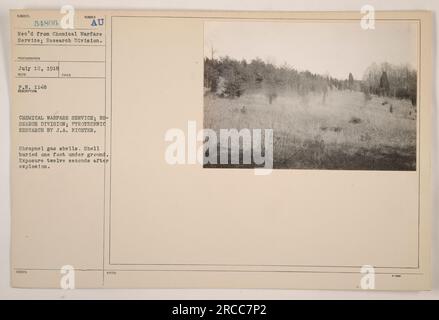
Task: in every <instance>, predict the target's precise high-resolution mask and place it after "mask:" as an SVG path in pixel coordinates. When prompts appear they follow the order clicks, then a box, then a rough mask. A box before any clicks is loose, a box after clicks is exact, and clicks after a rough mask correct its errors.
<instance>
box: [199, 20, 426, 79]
mask: <svg viewBox="0 0 439 320" xmlns="http://www.w3.org/2000/svg"><path fill="white" fill-rule="evenodd" d="M417 28H418V26H417V24H416V22H405V21H404V22H400V21H385V22H384V21H377V22H376V24H375V30H363V29H361V27H360V23H359V22H324V23H321V22H318V23H316V22H249V21H233V22H223V21H220V22H216V21H215V22H214V21H211V22H206V23H205V25H204V35H205V37H204V54H205V56H208V57H210V55H211V48H212V46H213V48H214V50H215V57H221V56H226V55H228V56H230V57H232V58H235V59H239V60H240V59H243V58H245V59H246V60H251V59H254V58H257V57H259V58H261V59H263V60H268V61H270V62H274V63H275V64H277V65H282V64H284V63H285V62H286V63H287V64H288V65H290V66H291V67H293V68H296V69H298V70H309V71H311V72H313V73H319V74H329V75H331V76H333V77H336V78H339V79H345V78H347V77H348V75H349V72H352V74H353V75H354V78H356V79H361V78H362V77H363V73H364V71H365V70H366V68H367V67H368V66H369V65H371V64H372V63H373V62H376V63H378V64H379V63H381V62H390V63H392V64H401V63H402V64H407V63H409V64H410V65H411V66H412V67H413V68H416V66H417V52H418V50H417Z"/></svg>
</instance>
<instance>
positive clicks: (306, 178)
mask: <svg viewBox="0 0 439 320" xmlns="http://www.w3.org/2000/svg"><path fill="white" fill-rule="evenodd" d="M63 17H65V14H61V13H59V12H58V11H36V10H13V11H11V14H10V18H11V46H12V56H11V60H12V61H11V83H10V89H11V96H12V105H11V136H12V143H11V173H12V179H11V186H12V248H11V249H12V253H11V257H12V259H11V260H12V265H11V274H12V276H11V277H12V285H13V286H14V287H60V285H62V284H63V283H65V277H66V276H68V275H69V274H70V275H71V274H73V273H72V272H74V283H75V287H78V288H80V287H83V288H89V287H104V288H113V287H114V288H122V287H127V288H134V287H145V288H294V289H302V288H303V289H362V288H363V284H364V282H365V281H364V279H365V278H364V277H365V276H370V275H373V279H374V280H373V283H374V287H375V289H377V290H426V289H429V288H430V286H431V270H430V268H431V267H430V246H431V240H430V215H431V203H430V202H431V201H430V199H431V187H430V179H431V178H430V148H431V123H430V119H431V78H432V74H431V63H432V62H431V60H432V57H431V15H430V13H428V12H378V13H376V21H375V23H376V25H375V30H363V29H362V28H361V23H360V22H361V15H360V13H353V12H339V13H335V12H331V13H323V12H320V13H317V12H309V13H292V12H283V13H280V12H276V13H268V12H254V13H248V12H160V11H76V12H75V14H74V18H73V22H74V26H73V27H74V28H73V29H69V28H64V27H65V26H64V25H63V24H62V23H63V22H66V21H65V20H64V21H63ZM67 22H69V21H67ZM70 22H71V21H70ZM341 31H344V32H345V33H344V36H343V34H340V32H341ZM270 32H271V33H270ZM264 34H266V35H265V36H264ZM267 35H268V36H267ZM319 37H320V38H319ZM362 37H364V40H361V39H360V38H362ZM313 39H314V40H313ZM355 39H356V40H355ZM312 41H315V46H321V47H320V48H316V49H315V50H311V49H310V48H311V47H310V46H307V45H306V43H311V42H312ZM368 41H370V45H367V44H368V43H369V42H368ZM392 41H393V42H392ZM365 42H366V43H367V44H366V45H365ZM325 43H326V44H327V47H324V46H325ZM392 46H393V48H395V50H392V49H391V48H392ZM362 47H364V49H362V51H360V50H359V49H358V48H362ZM355 48H357V49H358V50H357V49H355ZM337 50H339V60H337V61H336V60H334V59H333V58H331V52H334V54H335V53H337V55H338V51H337ZM356 50H357V51H356ZM325 59H326V60H325ZM331 59H332V60H331ZM328 61H329V62H328ZM331 61H332V66H331ZM369 61H370V62H371V63H369ZM373 62H374V63H375V64H372V63H373ZM386 63H387V64H386ZM369 64H371V65H373V66H375V67H374V68H375V69H376V70H378V71H376V72H375V73H373V72H374V70H375V69H374V68H372V67H371V68H367V67H368V66H369ZM346 66H347V67H346ZM258 68H259V69H258ZM344 68H347V69H346V70H345V69H344ZM380 68H381V69H380ZM237 70H238V71H239V73H238V71H237ZM267 70H271V73H269V72H268V71H267ZM368 72H369V73H368ZM237 74H239V77H238V76H237ZM244 75H245V76H244ZM280 75H284V77H283V78H282V77H281V76H280ZM365 75H366V76H365ZM376 75H378V76H376ZM373 76H375V78H374V77H373ZM374 81H375V82H374ZM203 128H205V129H210V130H211V131H210V132H211V133H217V132H220V129H235V128H236V129H237V130H240V129H243V128H250V129H252V130H253V131H251V130H250V131H249V132H252V133H255V132H257V131H254V129H263V130H266V129H272V130H273V131H272V132H273V135H272V137H273V138H274V140H273V144H272V145H273V153H272V154H271V155H272V159H271V160H272V162H271V164H272V166H270V167H269V168H268V169H269V170H268V171H258V170H261V168H256V167H258V163H256V160H255V161H254V162H251V163H248V164H246V165H245V166H242V167H240V165H236V164H227V165H223V164H222V163H215V164H212V162H209V163H207V162H206V160H204V163H203V160H202V161H201V162H199V161H197V155H198V151H197V150H198V148H199V147H200V146H201V147H202V143H203V141H205V140H203V136H201V138H200V137H198V138H199V139H198V140H197V135H198V131H199V130H201V129H203ZM266 132H268V131H267V130H266ZM173 133H183V139H184V140H183V145H184V148H183V149H184V151H185V152H184V154H183V156H182V157H178V156H175V152H178V151H179V150H180V149H178V148H176V149H172V150H171V151H172V152H170V147H175V145H176V143H177V142H178V139H177V141H175V140H174V139H173V138H172V137H177V135H175V134H173ZM268 136H269V135H268ZM170 137H171V138H172V139H171V138H170ZM265 137H267V136H265ZM219 139H220V138H219ZM199 140H201V141H199ZM218 141H219V140H218ZM267 141H268V140H265V142H264V148H265V149H264V150H265V152H264V153H261V155H263V156H264V157H265V163H264V165H262V166H265V165H267V163H268V162H267V159H269V158H268V156H269V155H270V153H269V151H270V150H269V148H268V146H269V144H267V143H268V142H267ZM173 142H174V143H173ZM180 142H181V141H180ZM374 143H376V145H375V144H374ZM253 146H254V144H253ZM215 149H216V145H215ZM229 149H230V148H229ZM201 150H203V149H201ZM192 151H194V152H192ZM217 151H219V152H218V159H220V158H221V156H222V155H223V153H224V152H225V151H228V148H227V147H226V148H222V147H221V146H219V148H218V150H217ZM210 152H213V151H212V149H211V150H210V151H209V155H210V156H211V155H212V154H211V153H210ZM240 152H242V150H241V149H240V150H238V153H240ZM201 153H202V152H201ZM205 155H206V154H205ZM173 156H175V157H176V158H172V157H173ZM253 156H254V154H253ZM169 158H171V161H169ZM202 158H203V156H202ZM232 158H233V154H232V156H231V159H232ZM172 159H174V160H175V159H176V160H175V161H174V162H172ZM211 159H212V158H211ZM213 159H214V160H215V159H216V158H213ZM243 159H244V158H243ZM252 159H254V158H252ZM227 160H228V159H227ZM252 161H253V160H252ZM259 164H260V163H259ZM259 167H261V166H259ZM265 169H267V168H266V167H265ZM271 169H272V170H271ZM362 271H363V272H362ZM70 279H72V278H70ZM368 279H370V278H368ZM362 280H363V281H362ZM366 280H367V279H366ZM366 282H367V281H366ZM366 289H367V288H366Z"/></svg>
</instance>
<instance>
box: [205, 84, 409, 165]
mask: <svg viewBox="0 0 439 320" xmlns="http://www.w3.org/2000/svg"><path fill="white" fill-rule="evenodd" d="M204 128H206V129H213V130H215V131H217V132H218V133H219V129H231V128H236V129H238V130H240V129H242V128H248V129H268V128H271V129H273V134H274V140H273V158H274V168H290V169H346V170H416V108H415V107H413V106H412V104H411V102H410V101H409V100H400V99H395V98H389V97H378V96H371V97H370V99H366V98H365V96H364V94H363V93H361V92H357V91H349V90H345V91H339V90H332V91H329V92H328V95H327V97H326V101H325V103H323V99H322V95H321V94H309V95H308V96H306V97H300V96H298V95H296V94H294V93H291V94H283V95H279V96H278V97H277V98H276V99H274V101H273V102H272V104H269V101H268V98H267V97H266V96H265V95H264V94H263V93H258V92H255V93H251V94H244V95H243V96H241V97H239V98H234V99H229V98H220V97H218V96H215V95H213V94H206V95H205V97H204ZM218 166H219V165H218ZM229 167H230V166H229Z"/></svg>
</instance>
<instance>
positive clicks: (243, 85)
mask: <svg viewBox="0 0 439 320" xmlns="http://www.w3.org/2000/svg"><path fill="white" fill-rule="evenodd" d="M416 84H417V77H416V71H415V70H412V69H411V68H410V67H409V66H395V65H392V64H389V63H384V64H381V65H377V64H375V63H374V64H372V65H371V66H370V67H369V68H368V69H367V70H366V72H365V73H364V76H363V79H361V80H359V79H354V77H353V75H352V73H349V74H348V75H347V77H346V79H337V78H334V77H331V76H329V75H320V74H315V73H311V72H310V71H298V70H296V69H294V68H292V67H290V66H289V65H287V64H284V65H282V66H277V65H275V64H273V63H270V62H268V61H263V60H261V59H253V60H251V61H247V60H244V59H243V60H236V59H232V58H230V57H221V58H218V59H217V58H208V57H206V58H205V59H204V87H205V90H206V91H209V92H211V93H214V94H216V95H218V96H221V97H228V98H235V97H240V96H241V95H242V94H243V93H244V92H252V91H261V90H262V91H263V92H264V93H265V94H266V95H267V97H268V99H269V102H270V103H271V102H272V100H273V99H274V98H275V97H276V96H277V95H278V94H279V93H281V92H282V91H293V92H296V93H298V94H299V95H301V96H305V95H307V94H309V93H311V92H314V93H322V94H323V97H324V98H323V99H325V97H326V93H327V92H328V90H335V89H336V90H355V91H362V92H364V93H365V95H370V94H375V95H380V96H393V97H397V98H405V99H410V100H411V101H412V103H413V104H415V103H416Z"/></svg>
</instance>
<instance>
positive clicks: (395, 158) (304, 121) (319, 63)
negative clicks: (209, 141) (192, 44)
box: [204, 20, 419, 171]
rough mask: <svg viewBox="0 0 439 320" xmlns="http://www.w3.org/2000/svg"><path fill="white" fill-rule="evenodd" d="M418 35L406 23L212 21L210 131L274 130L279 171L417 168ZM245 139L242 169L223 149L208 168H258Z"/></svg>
mask: <svg viewBox="0 0 439 320" xmlns="http://www.w3.org/2000/svg"><path fill="white" fill-rule="evenodd" d="M418 32H419V30H418V24H417V22H416V21H409V20H405V21H404V20H380V21H376V22H375V26H374V29H363V28H362V26H361V24H360V22H359V21H358V20H357V21H343V20H331V21H317V22H316V21H312V22H307V21H298V22H295V21H282V20H280V21H242V20H241V21H207V22H205V24H204V129H211V130H213V131H214V132H216V133H217V134H218V135H220V131H221V130H225V129H229V130H235V131H238V132H241V130H243V129H246V130H247V129H249V130H253V129H262V130H267V129H271V130H272V132H273V134H272V135H273V137H272V139H273V141H272V152H273V155H272V156H273V168H274V169H339V170H387V171H414V170H416V158H417V156H416V155H417V118H418V108H417V105H418V98H417V92H418V71H417V69H418V62H419V61H418V56H419V55H418V53H419V43H418ZM240 138H241V139H240V141H241V142H240V145H239V153H240V160H241V161H240V162H239V163H238V164H237V163H236V162H234V163H232V162H227V163H224V162H222V161H220V157H221V155H222V154H224V153H230V152H231V147H230V145H225V146H224V145H220V144H219V143H218V148H217V150H215V151H217V152H216V155H215V156H214V158H215V157H217V159H218V161H210V162H209V161H208V160H206V159H208V157H207V156H209V154H208V153H209V152H212V150H208V151H206V157H205V160H204V167H205V168H249V167H257V166H258V164H257V163H255V161H254V160H253V158H252V160H251V162H250V163H243V162H242V158H243V152H244V151H245V150H244V151H243V145H245V143H242V140H243V139H242V136H240ZM218 141H219V139H218ZM247 145H248V144H247ZM263 152H264V148H263V147H262V153H263ZM210 156H212V154H210ZM226 157H227V156H226ZM210 159H212V157H210Z"/></svg>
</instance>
